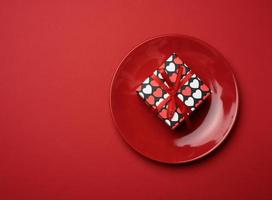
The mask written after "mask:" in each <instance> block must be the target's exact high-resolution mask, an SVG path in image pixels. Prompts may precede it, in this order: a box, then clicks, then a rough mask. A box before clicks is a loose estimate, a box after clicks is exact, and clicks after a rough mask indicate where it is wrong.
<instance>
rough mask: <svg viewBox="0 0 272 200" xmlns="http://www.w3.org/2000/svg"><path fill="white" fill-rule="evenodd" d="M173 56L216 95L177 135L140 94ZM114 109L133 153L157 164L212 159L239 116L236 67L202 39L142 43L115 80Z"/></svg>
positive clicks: (172, 38)
mask: <svg viewBox="0 0 272 200" xmlns="http://www.w3.org/2000/svg"><path fill="white" fill-rule="evenodd" d="M173 52H175V53H177V55H178V56H179V57H180V58H181V59H182V60H183V61H184V62H185V63H186V64H187V65H188V66H189V67H190V68H191V69H192V70H193V71H194V72H195V73H196V74H197V75H198V76H199V77H200V78H201V79H202V80H203V81H204V82H205V83H206V84H207V85H208V86H209V87H210V88H211V90H212V95H211V96H210V98H208V99H207V101H206V102H205V103H204V104H203V105H202V106H201V107H200V108H199V109H198V110H197V111H195V112H194V114H193V115H191V116H190V117H189V120H188V121H186V122H185V123H182V124H181V125H180V126H179V128H177V129H176V130H174V131H173V130H171V129H170V128H169V127H168V126H167V125H165V124H164V122H163V121H162V120H161V119H159V118H158V117H157V116H156V115H155V114H154V112H152V110H151V109H150V108H149V107H148V106H147V105H146V104H145V103H144V102H143V101H142V100H141V99H140V98H139V97H138V96H137V95H136V92H135V89H136V88H137V86H138V85H139V84H140V83H141V82H142V81H143V80H145V78H147V76H149V75H150V74H151V73H152V72H153V71H154V70H155V69H156V68H157V67H158V66H160V65H161V64H162V63H163V62H164V60H165V59H167V58H168V57H169V56H170V55H171V54H172V53H173ZM110 106H111V112H112V117H113V121H114V123H115V125H116V127H117V129H118V132H119V133H120V134H121V136H122V137H123V138H124V140H125V141H126V142H127V143H128V144H129V145H130V146H131V147H132V148H133V149H135V150H136V151H137V152H139V153H140V154H142V155H144V156H146V157H148V158H150V159H152V160H156V161H160V162H164V163H185V162H190V161H193V160H196V159H199V158H201V157H203V156H205V155H207V154H208V153H209V152H211V151H212V150H214V149H215V148H216V147H217V146H218V145H219V144H220V143H222V141H223V140H224V139H225V138H226V136H227V135H228V134H229V132H230V129H231V127H232V126H233V123H234V121H235V118H236V115H237V109H238V90H237V84H236V80H235V77H234V75H233V72H232V71H231V68H230V64H229V63H228V61H227V60H226V59H225V58H224V57H223V56H222V55H221V54H220V53H219V52H218V51H217V50H215V49H214V48H212V47H211V46H210V45H208V44H206V43H205V42H203V41H201V40H198V39H196V38H192V37H189V36H184V35H167V36H161V37H157V38H153V39H151V40H148V41H146V42H144V43H142V44H140V45H139V46H137V47H136V48H135V49H133V50H132V51H131V52H130V53H129V54H128V55H127V56H126V58H125V59H124V60H123V61H122V62H121V64H120V65H119V67H118V69H117V71H116V72H115V75H114V78H113V81H112V85H111V95H110Z"/></svg>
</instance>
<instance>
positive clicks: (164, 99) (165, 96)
mask: <svg viewBox="0 0 272 200" xmlns="http://www.w3.org/2000/svg"><path fill="white" fill-rule="evenodd" d="M136 92H137V94H138V95H139V96H140V97H141V98H142V99H143V100H144V101H145V102H146V104H147V105H149V106H151V107H152V109H153V110H154V111H155V112H156V113H157V115H158V116H159V117H160V118H161V119H162V120H163V121H164V122H165V123H166V124H167V125H169V126H170V127H171V129H175V128H176V127H177V126H178V125H179V124H180V123H181V122H183V121H184V120H186V119H187V118H188V116H189V115H190V114H191V113H192V112H193V111H195V110H196V109H197V108H198V107H199V106H200V105H201V104H202V103H203V101H204V100H205V99H206V98H207V97H208V96H209V95H210V94H211V90H210V89H209V87H208V86H207V85H206V84H204V83H203V81H202V80H201V79H200V78H199V77H198V76H197V75H196V74H194V73H193V72H192V70H191V69H190V68H189V67H188V66H187V65H186V64H185V63H184V62H183V61H182V60H181V59H180V58H179V57H178V56H177V55H176V54H175V53H173V54H172V55H171V56H170V57H169V58H168V59H167V60H166V61H165V62H164V63H163V64H162V65H161V66H160V67H159V68H158V69H156V70H155V71H154V73H153V74H152V75H151V76H149V77H147V78H146V79H145V81H144V82H142V83H141V84H140V85H139V87H138V88H137V89H136Z"/></svg>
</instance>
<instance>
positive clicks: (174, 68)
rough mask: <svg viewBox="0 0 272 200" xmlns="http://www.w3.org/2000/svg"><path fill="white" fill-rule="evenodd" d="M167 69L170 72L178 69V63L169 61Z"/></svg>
mask: <svg viewBox="0 0 272 200" xmlns="http://www.w3.org/2000/svg"><path fill="white" fill-rule="evenodd" d="M166 70H167V71H169V72H174V71H175V70H176V65H175V64H174V63H172V62H171V63H169V65H167V66H166Z"/></svg>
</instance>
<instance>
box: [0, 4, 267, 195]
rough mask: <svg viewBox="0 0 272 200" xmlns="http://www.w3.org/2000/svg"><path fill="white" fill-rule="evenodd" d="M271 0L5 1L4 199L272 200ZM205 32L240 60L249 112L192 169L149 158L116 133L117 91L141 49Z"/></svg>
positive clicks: (1, 47) (1, 74) (235, 62)
mask: <svg viewBox="0 0 272 200" xmlns="http://www.w3.org/2000/svg"><path fill="white" fill-rule="evenodd" d="M271 9H272V5H271V1H269V0H266V1H265V0H258V1H257V0H254V1H242V0H235V1H234V0H224V1H200V0H198V1H182V2H180V1H167V2H166V1H154V2H152V1H148V2H144V1H131V2H127V1H123V2H121V1H111V2H103V1H92V2H91V1H85V2H83V1H82V2H79V1H70V2H69V1H44V2H42V1H32V2H31V1H20V2H19V1H1V3H0V24H1V31H0V94H1V99H0V111H1V112H0V130H1V131H0V163H1V164H0V198H1V199H3V200H9V199H28V200H29V199H35V200H36V199H39V200H42V199H51V200H54V199H77V200H78V199H271V197H272V190H271V179H272V175H271V168H272V156H271V150H270V148H271V146H272V134H271V112H272V109H271V106H269V105H271V97H272V95H271V93H270V90H269V89H268V88H269V87H270V86H271V80H270V78H269V76H270V74H271V73H272V68H271V65H272V60H271V51H272V39H271V35H272V26H271V17H272V12H271ZM165 33H183V34H187V35H192V36H195V37H197V38H200V39H202V40H204V41H206V42H208V43H209V44H211V45H212V46H214V47H215V48H216V49H218V50H219V51H220V52H221V53H222V54H223V55H224V56H225V57H226V58H227V59H228V60H229V61H230V62H231V64H232V66H233V70H234V72H235V74H236V77H237V79H238V83H239V89H240V95H241V104H240V110H239V111H240V114H239V119H238V121H237V123H236V125H235V128H234V130H233V131H232V133H231V134H230V137H228V140H227V142H226V143H225V144H224V145H223V146H222V147H223V148H220V149H219V150H218V151H216V152H215V153H214V154H211V155H210V156H209V157H208V158H207V159H203V160H201V161H199V162H196V163H193V164H189V165H185V166H168V165H161V164H158V163H155V162H152V161H149V160H148V159H143V158H142V157H141V156H139V155H138V154H136V153H135V152H134V151H132V150H130V149H129V148H128V145H127V144H125V143H124V142H123V141H122V139H121V137H120V136H119V135H118V134H117V133H116V131H115V129H114V126H113V123H112V120H111V117H110V112H109V106H108V102H109V87H110V81H111V78H112V75H113V72H114V71H115V69H116V67H117V66H118V64H119V63H120V61H121V60H122V58H123V57H124V56H125V55H126V54H127V53H128V51H129V50H131V49H132V48H133V47H134V46H135V45H136V44H138V43H140V42H142V41H143V40H145V39H147V38H149V37H153V36H156V35H161V34H165Z"/></svg>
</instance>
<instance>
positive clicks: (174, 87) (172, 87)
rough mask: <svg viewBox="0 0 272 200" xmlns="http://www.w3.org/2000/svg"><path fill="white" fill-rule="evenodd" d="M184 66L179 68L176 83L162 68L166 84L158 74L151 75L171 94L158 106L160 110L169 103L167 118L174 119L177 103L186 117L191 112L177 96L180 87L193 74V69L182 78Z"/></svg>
mask: <svg viewBox="0 0 272 200" xmlns="http://www.w3.org/2000/svg"><path fill="white" fill-rule="evenodd" d="M183 70H184V67H179V68H178V74H177V78H176V81H175V83H174V84H173V83H172V82H171V81H170V79H169V76H168V75H167V73H166V72H165V71H164V69H160V70H159V71H160V73H161V75H162V77H163V79H164V80H165V82H166V84H167V85H166V84H164V82H162V81H161V79H159V78H158V77H157V76H155V75H154V74H153V75H152V76H151V77H152V78H153V79H154V80H155V81H156V82H157V83H158V84H159V85H160V86H161V88H162V89H164V90H165V91H166V92H167V93H168V94H169V96H168V97H167V98H166V99H164V100H163V101H162V102H161V103H160V104H159V105H158V106H157V108H156V110H157V112H159V111H160V110H161V109H162V108H163V106H164V105H165V104H167V103H168V102H169V104H168V109H167V118H168V119H172V117H173V115H174V113H175V110H176V105H177V106H178V107H179V108H180V111H181V113H182V115H183V116H184V118H185V119H187V118H188V115H187V114H188V113H190V112H191V110H190V109H189V108H188V107H187V106H186V105H185V104H184V102H183V101H181V100H180V98H178V96H177V92H178V91H179V90H180V88H181V87H182V86H183V85H184V84H185V83H186V82H187V81H188V80H189V79H190V78H191V76H192V75H193V73H192V71H190V72H189V73H188V74H186V75H185V77H184V78H183V79H182V80H181V77H182V74H183Z"/></svg>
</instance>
